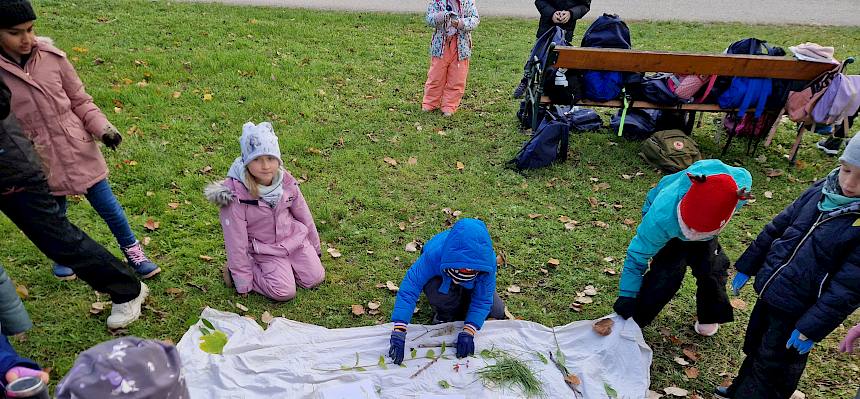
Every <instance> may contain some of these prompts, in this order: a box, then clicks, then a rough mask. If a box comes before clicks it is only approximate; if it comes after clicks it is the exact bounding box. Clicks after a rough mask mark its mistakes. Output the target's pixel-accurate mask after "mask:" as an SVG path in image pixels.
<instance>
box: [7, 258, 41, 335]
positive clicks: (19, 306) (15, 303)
mask: <svg viewBox="0 0 860 399" xmlns="http://www.w3.org/2000/svg"><path fill="white" fill-rule="evenodd" d="M31 328H33V322H32V321H30V315H29V314H27V310H26V309H24V304H23V303H22V302H21V298H19V297H18V292H17V291H15V283H14V282H12V279H10V278H9V275H8V274H6V269H4V268H3V266H2V265H0V332H2V334H3V335H15V334H20V333H22V332H24V331H27V330H29V329H31Z"/></svg>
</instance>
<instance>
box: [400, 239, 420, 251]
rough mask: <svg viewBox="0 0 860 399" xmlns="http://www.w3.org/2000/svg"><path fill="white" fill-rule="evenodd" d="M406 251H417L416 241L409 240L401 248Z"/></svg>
mask: <svg viewBox="0 0 860 399" xmlns="http://www.w3.org/2000/svg"><path fill="white" fill-rule="evenodd" d="M403 249H404V250H406V252H417V251H418V243H417V242H415V241H411V242H409V243H408V244H406V246H405V247H404V248H403Z"/></svg>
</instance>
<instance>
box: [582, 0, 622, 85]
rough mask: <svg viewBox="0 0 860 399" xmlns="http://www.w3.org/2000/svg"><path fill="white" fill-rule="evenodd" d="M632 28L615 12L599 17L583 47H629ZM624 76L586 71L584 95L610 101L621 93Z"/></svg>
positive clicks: (590, 29)
mask: <svg viewBox="0 0 860 399" xmlns="http://www.w3.org/2000/svg"><path fill="white" fill-rule="evenodd" d="M630 43H631V42H630V28H628V27H627V24H626V23H624V21H622V20H621V18H619V17H618V15H614V14H603V15H602V16H600V17H598V18H597V19H596V20H595V21H594V22H593V23H592V24H591V26H589V27H588V30H586V31H585V34H583V35H582V43H581V46H582V47H599V48H617V49H629V48H631V44H630ZM623 83H624V76H623V74H622V73H621V72H614V71H586V72H584V73H583V82H582V85H583V96H584V97H585V98H587V99H589V100H593V101H609V100H614V99H616V98H618V97H619V96H620V95H621V89H622V86H623Z"/></svg>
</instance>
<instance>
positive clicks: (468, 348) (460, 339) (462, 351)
mask: <svg viewBox="0 0 860 399" xmlns="http://www.w3.org/2000/svg"><path fill="white" fill-rule="evenodd" d="M476 331H477V328H475V326H473V325H471V324H468V323H466V325H464V326H463V332H461V333H460V335H457V358H458V359H459V358H464V357H466V356H471V355H474V354H475V332H476Z"/></svg>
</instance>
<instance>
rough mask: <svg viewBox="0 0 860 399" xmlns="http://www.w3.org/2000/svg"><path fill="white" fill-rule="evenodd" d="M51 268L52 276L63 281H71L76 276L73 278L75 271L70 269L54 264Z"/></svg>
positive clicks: (74, 277)
mask: <svg viewBox="0 0 860 399" xmlns="http://www.w3.org/2000/svg"><path fill="white" fill-rule="evenodd" d="M51 268H52V269H53V270H54V276H55V277H57V278H58V279H60V280H63V281H72V280H74V279H76V278H77V277H78V276H75V271H74V270H72V269H71V268H70V267H66V266H63V265H59V264H56V263H54V265H53V266H51Z"/></svg>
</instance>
